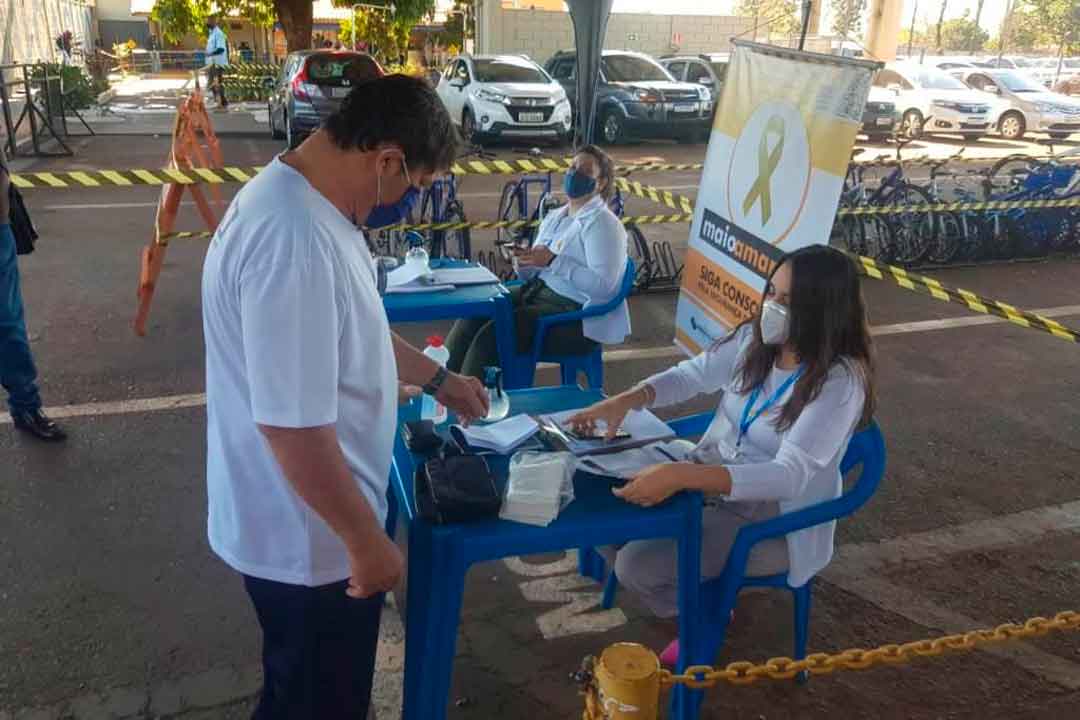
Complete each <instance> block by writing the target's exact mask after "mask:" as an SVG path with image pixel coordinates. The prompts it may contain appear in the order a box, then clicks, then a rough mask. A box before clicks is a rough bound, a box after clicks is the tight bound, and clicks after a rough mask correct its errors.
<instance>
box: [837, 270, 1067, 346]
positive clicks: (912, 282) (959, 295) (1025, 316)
mask: <svg viewBox="0 0 1080 720" xmlns="http://www.w3.org/2000/svg"><path fill="white" fill-rule="evenodd" d="M847 254H848V255H850V256H851V257H852V258H854V259H855V260H856V263H855V265H856V269H857V270H858V271H859V272H860V273H861V274H862V275H865V276H866V277H870V278H874V279H875V280H885V281H887V282H892V283H894V284H896V285H897V286H899V287H902V288H904V289H905V290H911V291H913V292H918V293H923V294H925V295H929V296H931V297H933V298H936V299H938V300H941V301H942V302H950V303H957V304H959V305H964V306H965V307H967V308H968V309H969V310H971V311H973V312H977V313H982V314H984V315H996V316H997V317H1000V318H1003V319H1005V320H1008V321H1009V322H1011V323H1013V324H1014V325H1019V326H1020V327H1026V328H1031V329H1033V330H1039V331H1041V332H1045V333H1049V334H1050V335H1053V336H1054V337H1056V338H1061V339H1062V340H1067V341H1068V342H1073V343H1076V342H1080V332H1078V331H1076V330H1073V329H1071V328H1068V327H1066V326H1064V325H1062V324H1061V323H1059V322H1057V321H1056V320H1051V319H1050V318H1048V317H1045V316H1043V315H1039V314H1038V313H1033V312H1029V311H1027V310H1021V309H1019V308H1016V307H1014V306H1012V305H1009V304H1008V303H1004V302H1001V301H998V300H991V299H989V298H984V297H982V296H980V295H977V294H976V293H973V292H971V291H970V290H963V289H960V288H950V287H947V286H945V285H942V284H941V283H940V282H938V281H937V280H935V279H933V278H931V277H926V276H925V275H918V274H916V273H911V272H908V271H907V270H905V269H904V268H901V267H896V266H895V265H885V264H882V263H879V262H877V261H876V260H874V259H872V258H868V257H864V256H862V255H855V254H853V253H847Z"/></svg>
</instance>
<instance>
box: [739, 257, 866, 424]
mask: <svg viewBox="0 0 1080 720" xmlns="http://www.w3.org/2000/svg"><path fill="white" fill-rule="evenodd" d="M782 264H790V268H791V302H790V306H789V313H788V317H789V318H790V326H789V332H788V342H789V343H790V344H791V345H793V346H794V349H795V352H796V353H798V356H799V360H800V362H802V364H803V367H804V368H805V369H804V370H803V374H802V376H801V377H800V378H799V380H798V382H796V383H795V388H794V390H792V393H791V399H790V400H788V401H787V403H785V404H784V408H783V410H781V412H780V416H779V417H778V418H777V420H776V428H777V429H778V430H787V429H788V428H790V427H791V426H792V424H793V423H794V422H795V420H796V419H797V418H798V417H799V414H800V413H802V411H803V408H805V407H806V406H807V405H808V404H810V403H811V402H813V401H814V400H815V399H816V398H817V397H818V395H820V394H821V389H822V388H823V387H824V386H825V381H826V379H827V378H828V376H829V370H830V369H832V366H833V365H834V364H835V363H837V362H841V361H843V362H845V363H846V364H847V365H848V368H849V369H850V370H851V372H852V373H854V374H855V376H856V377H857V379H858V380H860V381H861V382H862V385H863V389H864V391H865V393H866V401H865V403H864V405H863V412H862V417H861V419H860V420H859V426H860V427H863V426H865V425H867V424H868V423H869V422H870V420H871V419H872V418H873V416H874V408H875V404H876V398H875V394H874V344H873V340H872V339H871V338H870V327H869V323H868V322H867V319H866V305H865V303H864V302H863V297H862V289H861V287H860V285H859V275H858V273H857V272H856V271H855V263H854V262H853V261H852V260H851V258H849V257H848V256H847V255H844V254H843V253H841V252H840V251H838V250H836V249H834V248H830V247H826V246H824V245H811V246H809V247H805V248H801V249H799V250H796V251H794V252H792V253H791V254H789V255H787V256H786V257H785V258H784V259H783V261H782V262H780V263H777V265H776V267H775V268H773V271H772V273H771V274H770V275H769V284H768V286H766V290H765V293H764V294H763V295H762V301H763V302H764V300H765V299H766V297H767V295H768V288H769V287H770V286H771V285H772V277H773V275H775V274H776V270H777V269H779V267H780V265H782ZM746 324H749V325H750V326H751V327H752V328H753V333H754V337H753V340H751V342H750V347H749V348H748V349H747V351H746V354H745V356H744V357H743V359H742V361H741V363H740V365H739V367H738V369H737V370H736V374H737V375H738V378H739V385H738V387H739V392H740V393H748V392H750V391H752V390H753V389H754V388H756V387H760V386H761V385H762V383H764V382H765V378H767V377H768V376H769V373H770V372H771V371H772V368H773V365H774V364H775V363H776V360H777V358H778V357H779V355H780V351H781V348H780V346H778V345H766V344H765V343H764V342H763V341H762V339H761V325H760V324H759V323H758V318H757V317H754V318H751V319H750V320H747V321H745V322H744V323H743V325H746ZM740 327H742V326H741V325H740ZM735 334H736V333H731V334H730V335H729V336H728V337H727V338H725V339H724V340H721V341H720V342H721V343H724V342H728V341H730V340H731V338H733V337H734V336H735Z"/></svg>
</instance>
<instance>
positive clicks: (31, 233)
mask: <svg viewBox="0 0 1080 720" xmlns="http://www.w3.org/2000/svg"><path fill="white" fill-rule="evenodd" d="M8 201H9V202H10V203H11V215H10V218H9V219H10V220H11V233H12V235H14V236H15V253H16V254H17V255H29V254H30V253H32V252H34V241H35V240H37V239H38V234H37V230H35V229H34V223H33V221H31V220H30V213H28V212H27V211H26V205H25V203H23V199H22V193H20V192H19V191H18V190H17V189H16V188H15V186H14V185H11V186H9V187H8Z"/></svg>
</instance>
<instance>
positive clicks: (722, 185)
mask: <svg viewBox="0 0 1080 720" xmlns="http://www.w3.org/2000/svg"><path fill="white" fill-rule="evenodd" d="M733 42H734V44H735V52H734V54H733V57H732V59H731V63H730V65H729V67H728V72H727V77H726V79H725V82H724V91H723V94H722V96H721V98H720V105H719V108H718V110H717V112H716V121H715V122H714V124H713V129H712V134H711V137H710V139H709V147H708V150H707V152H706V155H705V167H704V170H703V171H702V176H701V185H700V190H699V191H698V196H697V203H696V204H695V207H694V220H693V223H692V225H691V226H690V242H689V247H688V250H687V257H686V265H685V269H684V271H683V280H682V287H681V288H680V293H679V303H678V307H677V310H676V322H675V342H676V344H678V345H679V346H680V347H682V349H683V350H684V351H686V352H688V353H692V354H693V353H698V352H700V351H701V350H702V348H704V347H707V346H708V345H710V344H711V343H712V342H713V341H714V340H716V339H718V338H720V337H723V336H724V335H725V334H726V333H727V332H728V331H729V330H730V329H731V328H733V327H735V326H736V325H738V324H739V323H741V322H742V321H744V320H746V319H748V318H751V317H753V316H754V315H756V314H757V312H758V306H759V305H760V302H761V295H762V292H763V290H764V289H765V281H766V278H767V277H768V276H769V274H770V273H771V271H772V269H773V267H774V266H775V265H776V262H777V261H778V260H779V259H780V258H782V257H783V255H784V254H785V253H788V252H791V251H793V250H796V249H798V248H801V247H805V246H807V245H813V244H823V243H827V242H828V240H829V231H830V229H831V228H832V223H833V218H834V216H835V215H836V206H837V203H838V201H839V198H840V191H841V189H842V187H843V183H844V175H845V173H846V170H847V165H848V162H849V160H850V156H851V149H852V147H853V146H854V144H855V135H856V133H857V132H858V130H859V127H860V125H861V124H862V114H863V108H864V106H865V105H866V98H867V95H868V94H869V92H870V82H871V79H872V76H873V73H874V71H875V70H876V69H877V68H879V67H881V64H880V63H876V62H869V61H865V60H854V59H850V58H842V57H837V56H833V55H820V54H817V53H809V52H801V51H798V50H789V49H787V48H779V47H774V46H772V45H761V44H758V43H751V42H745V41H741V40H734V41H733Z"/></svg>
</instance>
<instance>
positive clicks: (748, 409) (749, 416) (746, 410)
mask: <svg viewBox="0 0 1080 720" xmlns="http://www.w3.org/2000/svg"><path fill="white" fill-rule="evenodd" d="M802 373H803V368H802V366H801V365H800V366H799V369H798V370H796V371H795V372H794V373H792V374H791V377H789V378H788V379H787V380H785V381H784V383H783V384H782V385H781V386H780V387H778V388H777V389H776V392H774V393H773V394H772V395H771V396H769V398H768V399H767V400H766V401H765V402H764V403H762V405H761V407H759V408H758V409H757V411H756V412H755V411H753V408H754V403H756V402H757V399H758V398H759V397H760V396H761V386H760V385H759V386H758V387H756V388H754V392H752V393H750V397H749V399H747V401H746V405H744V406H743V411H742V419H741V420H739V439H738V440H737V441H736V442H735V447H739V446H741V445H742V439H743V437H744V436H745V435H746V431H747V430H749V429H750V426H751V425H753V424H754V421H755V420H757V419H758V418H759V417H761V416H762V415H763V414H765V412H766V411H767V410H768V409H769V408H771V407H772V406H773V405H775V404H776V401H777V400H779V399H780V398H781V397H783V395H784V393H786V392H787V391H788V389H789V388H791V386H792V385H794V384H795V381H796V380H798V379H799V377H800V376H801V375H802Z"/></svg>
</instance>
